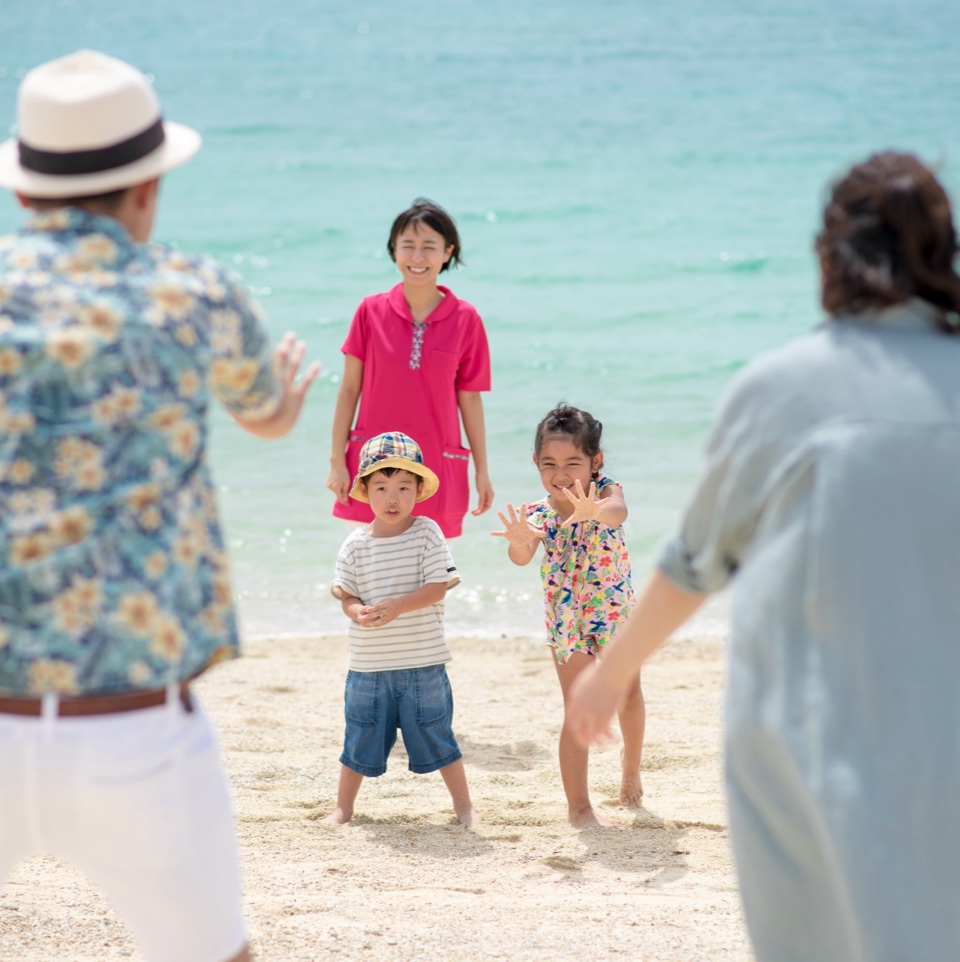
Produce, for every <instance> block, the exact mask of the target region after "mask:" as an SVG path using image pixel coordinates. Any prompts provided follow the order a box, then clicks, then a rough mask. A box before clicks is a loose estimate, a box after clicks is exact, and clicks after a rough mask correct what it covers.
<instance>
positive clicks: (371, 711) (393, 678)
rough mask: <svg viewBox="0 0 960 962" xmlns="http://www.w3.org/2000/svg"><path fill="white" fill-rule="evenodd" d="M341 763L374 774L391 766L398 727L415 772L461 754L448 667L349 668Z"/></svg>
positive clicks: (444, 764) (430, 769)
mask: <svg viewBox="0 0 960 962" xmlns="http://www.w3.org/2000/svg"><path fill="white" fill-rule="evenodd" d="M343 702H344V714H345V715H346V722H347V724H346V730H345V733H344V738H343V754H342V755H341V756H340V764H341V765H345V766H346V767H347V768H349V769H351V770H352V771H355V772H356V773H357V774H358V775H366V776H369V777H371V778H375V777H376V776H377V775H382V774H383V773H384V772H385V771H386V770H387V758H388V756H389V755H390V750H391V749H392V748H393V746H394V744H396V741H397V729H398V728H399V729H400V731H401V732H402V733H403V744H404V746H405V747H406V749H407V756H408V758H409V759H410V764H409V768H410V771H411V772H416V773H417V774H418V775H425V774H427V773H428V772H436V771H438V770H439V769H441V768H446V767H447V765H450V764H452V763H453V762H455V761H457V759H459V758H462V757H463V755H462V753H461V751H460V746H459V745H458V744H457V740H456V738H454V736H453V692H452V691H451V690H450V681H449V679H448V678H447V669H446V666H444V665H430V666H429V667H428V668H402V669H398V670H393V671H349V672H347V689H346V692H345V693H344V698H343Z"/></svg>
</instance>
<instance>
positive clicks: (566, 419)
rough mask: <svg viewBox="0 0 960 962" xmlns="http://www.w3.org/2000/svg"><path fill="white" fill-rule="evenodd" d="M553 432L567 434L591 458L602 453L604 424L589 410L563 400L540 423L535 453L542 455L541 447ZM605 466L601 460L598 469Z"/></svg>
mask: <svg viewBox="0 0 960 962" xmlns="http://www.w3.org/2000/svg"><path fill="white" fill-rule="evenodd" d="M552 434H567V435H569V436H570V438H571V440H572V441H573V443H574V444H575V445H576V446H577V447H578V448H579V449H580V450H581V451H583V453H584V454H585V455H586V456H587V457H588V458H589V459H590V460H591V461H593V459H594V458H595V457H596V456H597V455H598V454H599V453H600V437H601V435H602V434H603V424H601V423H600V421H598V420H597V419H596V418H595V417H594V416H593V415H592V414H591V413H590V412H589V411H581V410H580V408H575V407H571V406H570V405H569V404H566V403H565V402H564V401H561V402H560V403H559V404H558V405H557V406H556V407H555V408H554V409H553V410H552V411H551V412H550V413H549V414H548V415H547V416H546V417H545V418H544V419H543V420H542V421H541V422H540V423H539V424H538V425H537V434H536V437H535V438H534V441H533V453H534V454H536V456H537V457H538V458H539V457H540V449H541V448H542V447H543V443H544V441H546V440H547V439H548V438H549V437H550V435H552ZM602 467H603V462H602V461H601V462H600V464H599V465H597V470H598V471H599V470H600V468H602Z"/></svg>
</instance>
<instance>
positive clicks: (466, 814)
mask: <svg viewBox="0 0 960 962" xmlns="http://www.w3.org/2000/svg"><path fill="white" fill-rule="evenodd" d="M454 811H455V812H456V814H457V821H458V822H459V823H460V824H461V825H463V826H464V827H465V828H470V827H471V826H472V825H479V824H480V816H479V815H478V814H477V813H476V812H475V811H474V808H473V806H472V805H468V806H467V807H466V808H465V809H463V810H462V811H457V810H456V809H454Z"/></svg>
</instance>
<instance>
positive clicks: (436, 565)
mask: <svg viewBox="0 0 960 962" xmlns="http://www.w3.org/2000/svg"><path fill="white" fill-rule="evenodd" d="M424 520H425V521H430V523H429V524H428V525H427V526H426V532H425V535H424V550H423V583H424V584H425V585H433V584H439V583H441V582H442V583H444V584H446V586H447V587H448V588H453V587H455V586H456V585H458V584H460V574H459V572H458V571H457V566H456V565H455V564H454V561H453V555H452V554H451V553H450V547H449V545H448V544H447V542H446V539H445V538H444V537H443V534H442V532H441V531H440V528H439V527H438V526H437V524H436V522H434V521H431V520H430V519H429V518H426V519H424Z"/></svg>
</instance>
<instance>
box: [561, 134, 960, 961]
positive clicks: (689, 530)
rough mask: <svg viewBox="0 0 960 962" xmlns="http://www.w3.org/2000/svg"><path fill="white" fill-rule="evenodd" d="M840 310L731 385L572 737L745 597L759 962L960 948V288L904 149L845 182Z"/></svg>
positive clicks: (592, 680) (743, 670)
mask: <svg viewBox="0 0 960 962" xmlns="http://www.w3.org/2000/svg"><path fill="white" fill-rule="evenodd" d="M816 249H817V253H818V255H819V258H820V267H821V274H822V292H821V294H822V302H823V305H824V307H825V308H826V310H827V312H828V314H829V315H830V317H829V319H828V320H827V322H826V323H824V324H822V325H821V326H820V327H818V328H817V329H816V330H814V331H812V332H811V333H810V334H808V335H807V336H805V337H802V338H800V339H799V340H797V341H794V342H793V343H791V344H789V345H787V346H785V347H783V348H781V349H779V350H776V351H774V352H772V353H770V354H768V355H766V356H765V357H763V358H761V359H760V360H758V361H757V362H755V363H754V364H752V365H750V366H749V367H748V368H747V369H746V370H745V371H743V372H742V373H741V374H740V375H739V376H738V377H737V378H736V379H735V380H734V382H733V384H732V385H731V387H730V389H729V391H728V392H727V395H726V398H725V400H724V401H723V403H722V405H721V408H720V413H719V414H718V416H717V420H716V423H715V425H714V428H713V432H712V435H711V438H710V441H709V444H708V449H707V463H706V466H705V468H704V471H703V474H702V476H701V478H700V481H699V484H698V485H697V487H696V489H695V492H694V494H693V498H692V500H691V502H690V504H689V506H688V507H687V509H686V512H685V514H684V516H683V519H682V521H681V523H680V525H679V528H678V530H677V531H676V533H675V534H674V535H673V536H672V537H671V538H670V539H669V540H668V541H667V542H666V543H665V545H664V547H663V550H662V553H661V556H660V559H659V565H658V570H657V572H656V573H655V574H654V575H653V576H652V578H651V579H650V581H649V583H648V584H647V587H646V590H645V592H644V593H643V596H642V597H641V599H640V601H639V603H638V606H637V608H636V609H635V611H634V613H633V615H632V616H631V618H630V619H629V621H628V622H627V623H626V624H625V625H624V627H622V628H621V629H620V631H619V632H618V635H617V637H616V638H615V639H614V641H613V643H612V644H611V645H610V647H609V648H608V651H607V655H606V658H605V659H604V660H603V661H602V662H601V663H600V664H599V665H598V666H596V667H595V668H594V669H593V670H592V671H591V673H590V674H589V675H587V674H586V673H584V675H583V676H581V679H580V684H579V687H578V689H577V690H576V692H575V693H574V700H575V707H574V708H573V709H572V712H573V714H572V715H571V724H572V725H574V726H575V727H576V729H577V731H578V732H579V737H580V738H581V739H582V740H583V742H584V743H588V742H590V741H593V740H595V739H597V738H598V737H600V738H602V737H603V735H604V732H605V731H606V728H607V725H608V723H609V719H610V717H611V715H612V713H613V712H614V710H615V709H616V706H617V702H618V698H619V697H620V692H621V690H622V688H623V686H624V684H625V683H626V682H628V681H629V680H630V679H631V678H632V677H633V676H634V674H635V672H636V670H637V669H638V667H639V666H640V664H641V663H642V662H643V660H644V659H645V658H646V657H648V656H649V655H650V654H651V653H652V652H653V651H654V650H655V649H656V648H657V647H658V646H659V645H660V644H661V643H662V642H663V641H664V640H665V639H666V638H667V637H668V636H669V635H670V634H671V633H672V632H673V631H674V630H675V629H676V628H678V627H679V626H680V625H681V624H682V623H683V622H684V621H685V620H686V619H687V618H688V617H689V616H690V615H691V614H693V612H694V611H695V610H696V609H697V608H698V607H699V606H700V604H701V603H702V601H703V600H704V599H705V597H706V596H707V595H708V594H710V593H712V592H715V591H719V590H720V589H722V588H724V587H726V586H727V584H728V583H730V584H731V586H732V626H731V639H730V649H729V651H730V658H729V684H728V690H727V699H726V717H725V728H726V779H727V789H728V794H729V805H730V829H731V838H732V842H733V847H734V853H735V856H736V862H737V869H738V873H739V878H740V886H741V891H742V895H743V901H744V907H745V911H746V918H747V923H748V926H749V929H750V934H751V937H752V940H753V943H754V947H755V949H756V954H757V957H758V959H760V960H771V962H774V960H775V962H790V960H800V959H809V960H817V962H861V960H863V962H865V960H871V962H879V960H888V962H894V960H901V962H902V960H905V959H910V960H912V962H922V960H929V962H935V960H936V962H940V960H943V959H956V958H960V921H958V918H960V916H958V913H957V907H958V905H960V859H958V857H957V853H958V851H960V807H958V805H957V798H958V797H960V738H958V733H960V644H958V641H960V547H958V544H960V338H958V337H957V334H958V327H957V323H958V313H960V277H958V276H957V273H956V271H955V269H954V258H955V255H956V251H957V240H956V233H955V230H954V225H953V220H952V215H951V210H950V203H949V201H948V199H947V196H946V194H945V192H944V190H943V188H942V187H941V185H940V184H939V183H938V181H937V179H936V177H935V176H934V174H933V173H932V172H931V171H930V169H929V168H927V167H926V166H924V165H923V164H922V163H921V162H920V161H919V160H917V159H916V158H915V157H913V156H911V155H907V154H900V153H893V152H888V153H881V154H877V155H875V156H872V157H870V158H869V159H868V160H866V161H865V162H863V163H861V164H858V165H856V166H854V167H853V168H852V169H851V170H850V171H849V172H848V173H847V174H846V175H844V176H843V177H842V178H841V179H840V180H839V181H837V182H836V183H835V184H834V185H833V187H832V190H831V192H830V195H829V198H828V200H827V204H826V208H825V211H824V218H823V229H822V231H821V233H820V235H819V237H818V238H817V243H816Z"/></svg>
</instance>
